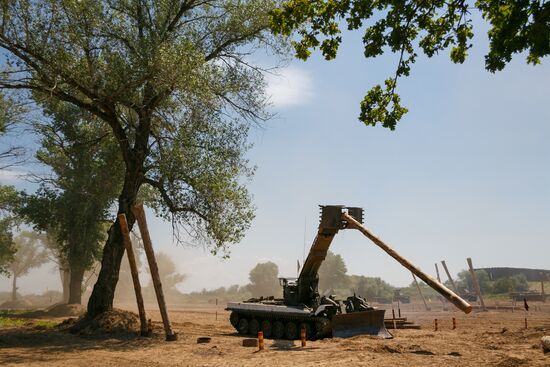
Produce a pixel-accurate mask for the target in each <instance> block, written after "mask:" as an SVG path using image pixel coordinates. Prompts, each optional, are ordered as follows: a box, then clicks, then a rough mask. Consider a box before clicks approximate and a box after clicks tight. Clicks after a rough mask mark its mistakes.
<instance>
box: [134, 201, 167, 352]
mask: <svg viewBox="0 0 550 367" xmlns="http://www.w3.org/2000/svg"><path fill="white" fill-rule="evenodd" d="M132 211H133V213H134V215H135V217H136V220H137V222H138V225H139V231H140V233H141V239H142V241H143V247H144V248H145V255H147V262H148V263H149V269H150V270H151V278H152V279H153V286H154V287H155V294H156V295H157V301H158V304H159V310H160V315H161V316H162V323H163V324H164V331H165V333H166V341H175V340H178V335H177V334H176V333H174V331H173V330H172V325H171V324H170V319H169V318H168V311H167V309H166V301H165V299H164V293H163V291H162V283H161V281H160V275H159V268H158V265H157V260H156V259H155V252H154V251H153V243H152V242H151V236H150V235H149V229H148V228H147V219H146V218H145V211H144V210H143V204H140V205H136V206H134V208H133V210H132Z"/></svg>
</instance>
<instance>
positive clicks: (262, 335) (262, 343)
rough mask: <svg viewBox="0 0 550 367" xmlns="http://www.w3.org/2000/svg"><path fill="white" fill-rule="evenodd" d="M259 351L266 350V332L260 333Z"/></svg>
mask: <svg viewBox="0 0 550 367" xmlns="http://www.w3.org/2000/svg"><path fill="white" fill-rule="evenodd" d="M258 350H264V332H263V331H258Z"/></svg>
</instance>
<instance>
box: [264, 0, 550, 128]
mask: <svg viewBox="0 0 550 367" xmlns="http://www.w3.org/2000/svg"><path fill="white" fill-rule="evenodd" d="M472 11H479V12H480V13H481V15H482V16H483V18H484V19H485V20H486V21H488V22H489V24H490V29H489V32H488V35H489V40H490V49H489V52H488V54H487V55H486V57H485V61H486V68H487V70H489V71H491V72H494V71H496V70H501V69H503V68H504V66H505V65H506V63H508V62H509V61H510V60H511V58H512V56H513V55H514V54H516V53H519V52H523V51H525V50H527V51H528V57H527V61H528V62H529V63H532V64H536V63H539V62H540V59H541V58H542V57H544V56H547V55H548V54H549V53H550V3H548V2H547V1H542V2H541V1H538V0H524V1H514V0H504V1H496V0H495V1H494V0H478V1H476V2H475V4H472V3H470V2H467V1H464V0H451V1H443V0H436V1H423V0H397V1H396V0H382V1H371V0H314V1H306V0H288V1H285V2H284V3H283V5H282V6H280V7H279V8H277V9H275V10H274V11H273V12H272V13H271V15H272V20H271V27H272V29H273V31H274V32H275V33H277V34H282V35H286V36H290V35H293V34H297V36H298V37H297V40H295V41H294V42H293V45H294V49H295V51H296V56H297V57H298V58H300V59H303V60H306V59H307V58H309V56H310V55H311V51H312V50H313V49H316V48H319V49H320V51H321V52H322V54H323V56H324V57H325V59H327V60H331V59H334V58H335V57H336V55H337V52H338V48H339V46H340V44H341V42H342V35H341V27H342V26H345V27H346V28H347V29H348V30H350V31H355V30H358V31H359V30H360V31H361V32H363V45H364V49H363V53H364V55H365V57H366V58H374V57H377V56H380V55H382V54H384V53H386V52H391V53H393V54H396V55H397V58H398V61H397V65H396V69H395V74H394V75H393V76H392V77H390V78H388V79H386V81H385V82H384V85H383V86H381V85H376V86H374V87H373V88H371V89H370V90H369V91H368V92H367V94H366V96H365V98H364V99H363V101H362V102H361V113H360V116H359V120H361V121H362V122H364V123H365V124H366V125H372V126H374V125H376V124H377V123H380V124H382V126H384V127H387V128H390V129H392V130H393V129H394V128H395V126H396V124H397V122H398V121H399V120H400V119H401V118H402V116H403V115H404V114H405V113H406V112H407V109H406V108H405V107H403V106H402V105H401V103H400V98H399V95H398V94H397V93H396V85H397V80H398V78H399V77H402V76H408V75H409V73H410V71H411V66H412V64H413V63H414V62H415V61H416V58H417V56H418V54H417V53H418V52H419V51H420V52H422V53H423V54H424V55H426V56H428V57H432V56H433V55H435V54H438V53H439V52H441V51H444V50H449V51H450V58H451V60H452V62H454V63H463V62H464V60H465V59H466V57H467V55H468V49H469V48H471V47H472V44H471V39H472V38H473V35H474V33H473V26H472V22H471V18H470V14H471V12H472Z"/></svg>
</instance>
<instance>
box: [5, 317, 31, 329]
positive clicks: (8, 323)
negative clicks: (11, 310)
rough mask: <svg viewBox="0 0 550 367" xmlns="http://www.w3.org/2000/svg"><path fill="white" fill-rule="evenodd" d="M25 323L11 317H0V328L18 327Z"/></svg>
mask: <svg viewBox="0 0 550 367" xmlns="http://www.w3.org/2000/svg"><path fill="white" fill-rule="evenodd" d="M26 323H27V321H25V320H21V319H16V318H13V317H1V316H0V327H18V326H23V325H25V324H26Z"/></svg>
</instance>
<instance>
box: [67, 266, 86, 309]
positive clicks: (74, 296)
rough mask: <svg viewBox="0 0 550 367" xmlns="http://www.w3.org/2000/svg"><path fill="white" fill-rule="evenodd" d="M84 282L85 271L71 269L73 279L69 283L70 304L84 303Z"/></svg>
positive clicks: (76, 268)
mask: <svg viewBox="0 0 550 367" xmlns="http://www.w3.org/2000/svg"><path fill="white" fill-rule="evenodd" d="M83 280H84V269H83V268H82V267H77V266H74V267H72V268H71V277H70V283H69V300H68V302H67V303H68V304H81V303H82V281H83Z"/></svg>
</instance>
